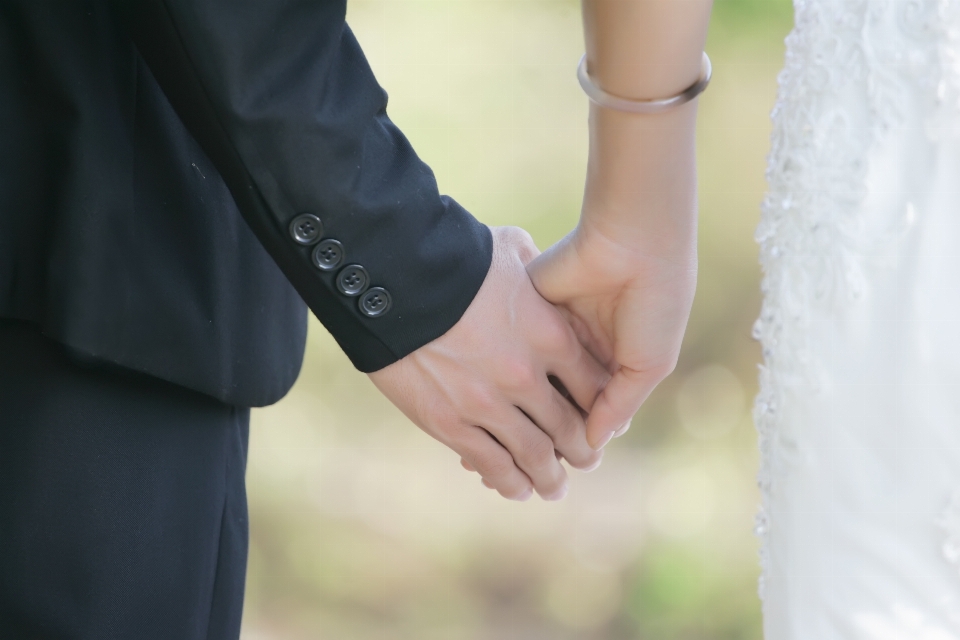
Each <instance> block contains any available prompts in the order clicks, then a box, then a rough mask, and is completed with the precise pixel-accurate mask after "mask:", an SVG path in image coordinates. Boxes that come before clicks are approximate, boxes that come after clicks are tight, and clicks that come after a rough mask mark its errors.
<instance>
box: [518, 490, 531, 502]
mask: <svg viewBox="0 0 960 640" xmlns="http://www.w3.org/2000/svg"><path fill="white" fill-rule="evenodd" d="M532 497H533V489H527V490H526V491H524V492H523V493H521V494H520V495H518V496H517V497H516V498H514V500H516V501H517V502H526V501H527V500H529V499H530V498H532Z"/></svg>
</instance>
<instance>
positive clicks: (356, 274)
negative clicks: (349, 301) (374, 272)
mask: <svg viewBox="0 0 960 640" xmlns="http://www.w3.org/2000/svg"><path fill="white" fill-rule="evenodd" d="M368 286H370V276H368V275H367V270H366V269H364V268H363V267H361V266H360V265H358V264H348V265H347V266H345V267H344V268H343V269H341V270H340V273H338V274H337V289H339V290H340V293H342V294H343V295H345V296H350V297H351V298H352V297H354V296H358V295H360V294H361V293H363V292H364V291H366V290H367V287H368Z"/></svg>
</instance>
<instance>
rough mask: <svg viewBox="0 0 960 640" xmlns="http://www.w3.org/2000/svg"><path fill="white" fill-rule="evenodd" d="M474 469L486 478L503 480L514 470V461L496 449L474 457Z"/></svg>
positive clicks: (481, 452) (479, 452) (480, 452)
mask: <svg viewBox="0 0 960 640" xmlns="http://www.w3.org/2000/svg"><path fill="white" fill-rule="evenodd" d="M474 462H475V463H476V464H474V467H476V468H477V469H478V470H479V471H480V473H481V475H483V477H484V478H490V479H491V480H492V479H494V478H502V477H503V476H506V475H507V474H509V473H510V471H512V470H513V460H512V459H511V458H510V456H509V455H508V454H506V453H505V452H502V451H497V450H496V449H493V448H491V449H488V450H484V451H478V452H477V453H476V454H475V455H474Z"/></svg>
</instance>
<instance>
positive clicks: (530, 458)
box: [521, 432, 557, 470]
mask: <svg viewBox="0 0 960 640" xmlns="http://www.w3.org/2000/svg"><path fill="white" fill-rule="evenodd" d="M521 450H522V453H521V455H522V456H523V459H524V461H525V462H526V463H527V464H528V465H530V467H531V468H533V469H537V470H543V469H549V468H551V467H552V466H553V465H555V464H557V456H556V453H555V452H556V449H555V448H554V445H553V440H551V439H550V438H548V437H547V436H546V434H544V433H542V432H541V433H540V434H539V435H537V436H535V437H528V438H526V439H525V440H524V441H523V443H522V444H521Z"/></svg>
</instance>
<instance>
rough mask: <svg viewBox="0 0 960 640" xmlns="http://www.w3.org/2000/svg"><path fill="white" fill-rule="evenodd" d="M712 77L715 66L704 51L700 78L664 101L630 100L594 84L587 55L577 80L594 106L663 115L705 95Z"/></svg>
mask: <svg viewBox="0 0 960 640" xmlns="http://www.w3.org/2000/svg"><path fill="white" fill-rule="evenodd" d="M712 76H713V66H712V65H711V64H710V57H709V56H707V52H706V51H704V52H703V63H702V64H701V65H700V77H699V78H698V79H697V81H696V82H694V83H693V84H692V85H690V86H689V87H688V88H687V89H685V90H684V91H683V92H682V93H678V94H677V95H675V96H673V97H671V98H664V99H662V100H630V99H629V98H621V97H619V96H615V95H611V94H609V93H607V92H606V91H604V90H603V89H601V88H600V87H598V86H597V85H596V84H595V83H594V81H593V78H591V77H590V74H589V73H587V54H583V57H582V58H580V64H579V65H578V66H577V79H578V80H579V81H580V86H581V87H582V88H583V91H584V93H586V94H587V97H589V98H590V100H591V101H593V103H594V104H597V105H599V106H601V107H606V108H608V109H615V110H617V111H628V112H630V113H663V112H664V111H669V110H670V109H673V108H674V107H679V106H680V105H682V104H685V103H687V102H690V101H691V100H693V99H694V98H696V97H697V96H698V95H700V94H701V93H703V91H704V89H706V88H707V85H708V84H710V78H711V77H712Z"/></svg>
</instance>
